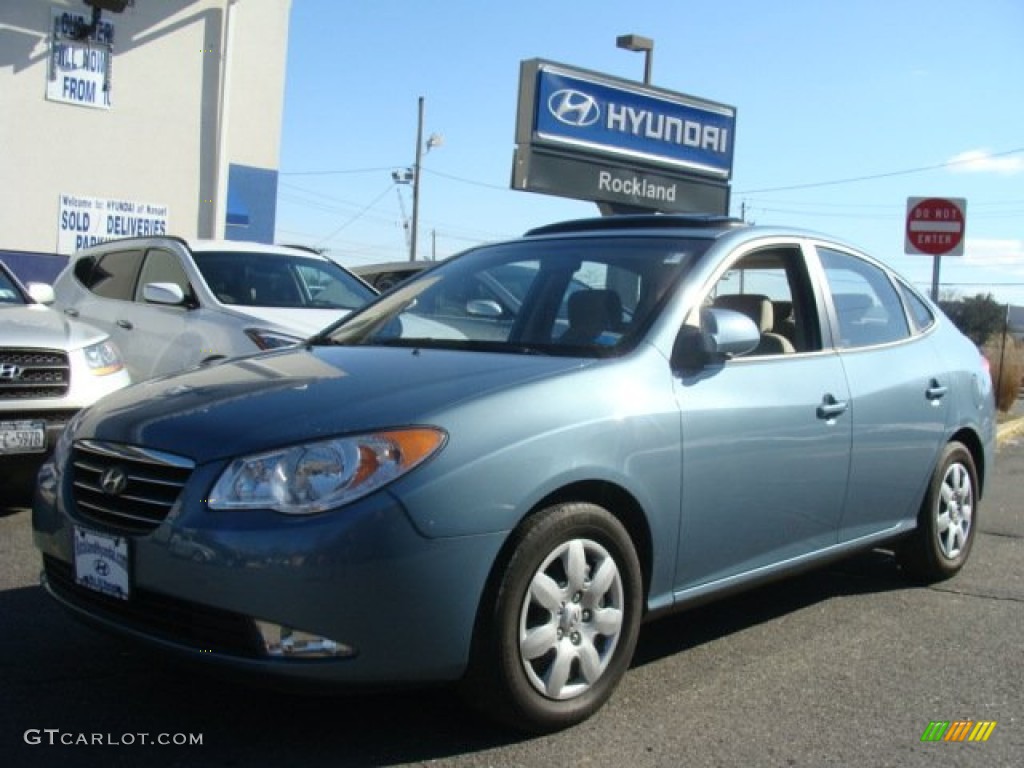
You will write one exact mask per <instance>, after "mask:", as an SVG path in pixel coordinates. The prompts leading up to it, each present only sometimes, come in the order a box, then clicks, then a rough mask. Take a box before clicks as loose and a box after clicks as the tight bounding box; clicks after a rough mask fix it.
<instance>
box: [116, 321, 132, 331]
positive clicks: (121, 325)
mask: <svg viewBox="0 0 1024 768" xmlns="http://www.w3.org/2000/svg"><path fill="white" fill-rule="evenodd" d="M117 327H118V328H124V329H125V330H126V331H130V330H131V329H132V322H131V320H118V321H117Z"/></svg>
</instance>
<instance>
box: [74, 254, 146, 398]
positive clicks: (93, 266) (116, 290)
mask: <svg viewBox="0 0 1024 768" xmlns="http://www.w3.org/2000/svg"><path fill="white" fill-rule="evenodd" d="M142 255H143V252H142V250H141V249H138V248H123V249H118V250H112V251H109V252H107V253H101V254H99V255H97V256H94V257H89V258H88V259H81V260H79V261H78V262H77V263H76V264H75V269H74V278H75V279H76V280H77V281H78V282H79V283H80V284H81V286H82V287H83V288H84V289H85V291H80V290H78V291H75V292H74V293H75V294H76V295H75V296H74V297H73V298H72V299H71V300H70V302H69V303H68V304H67V305H66V306H65V307H64V313H65V314H67V315H68V316H69V317H75V318H78V319H80V320H83V321H85V322H87V323H91V324H92V325H95V326H96V327H98V328H102V329H103V330H104V331H106V332H107V333H109V334H110V337H111V338H112V339H113V340H114V343H115V344H117V346H118V348H119V349H120V350H121V354H122V355H123V356H124V360H125V367H126V368H127V369H128V372H129V374H130V375H131V377H132V380H133V381H138V379H137V378H136V372H137V368H136V367H135V366H134V365H133V362H132V361H133V360H135V359H137V358H138V356H139V354H140V353H141V351H142V350H140V347H139V344H138V343H137V337H136V335H135V334H133V333H131V330H132V328H133V322H132V319H131V317H132V304H133V298H134V294H135V283H136V280H137V278H138V275H139V269H140V267H141V266H142Z"/></svg>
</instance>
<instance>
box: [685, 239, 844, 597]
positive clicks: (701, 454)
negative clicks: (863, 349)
mask: <svg viewBox="0 0 1024 768" xmlns="http://www.w3.org/2000/svg"><path fill="white" fill-rule="evenodd" d="M727 294H728V295H730V296H733V297H735V296H744V297H746V300H745V301H742V302H741V301H736V300H735V299H733V300H731V301H730V302H729V303H732V304H734V305H737V306H738V305H742V304H748V305H753V304H760V305H761V307H762V309H763V301H764V299H767V300H770V301H772V302H773V304H772V307H773V309H774V307H775V306H776V303H777V305H778V306H780V307H783V306H785V307H787V309H788V308H789V307H790V306H791V307H792V310H793V318H794V320H793V323H794V328H795V333H794V341H792V342H791V343H790V345H788V346H787V345H784V344H781V343H780V344H779V345H778V346H777V348H778V349H784V350H785V351H782V352H770V351H769V350H771V349H772V347H770V346H768V345H761V346H759V349H760V350H761V351H760V352H759V351H758V350H754V351H753V352H752V353H749V354H747V355H744V356H742V357H737V358H734V359H731V360H729V361H727V362H725V363H724V364H721V365H717V366H712V367H709V368H706V369H704V370H701V371H697V372H683V373H679V374H677V376H676V378H675V386H676V395H677V398H678V401H679V407H680V411H681V419H682V423H681V430H682V442H683V451H682V470H681V471H682V514H681V528H680V543H679V552H678V559H677V567H676V594H677V598H680V599H686V598H687V597H690V596H697V595H699V594H700V593H701V592H702V591H707V590H712V589H716V588H720V587H722V586H726V585H727V584H728V582H729V581H730V580H739V579H742V578H743V577H744V575H760V574H762V573H764V571H765V569H769V568H770V567H772V566H774V565H776V564H779V563H783V562H785V561H790V560H792V559H794V558H800V557H801V556H805V555H808V554H809V553H812V552H815V551H817V550H821V549H823V548H826V547H829V546H831V545H833V544H835V541H836V535H837V530H838V523H839V518H840V515H841V512H842V509H843V500H844V497H845V493H846V481H847V469H848V464H849V453H850V438H851V421H850V410H849V391H848V388H847V384H846V376H845V374H844V371H843V366H842V361H841V360H840V357H839V354H838V353H837V352H836V351H835V350H833V349H831V348H830V345H828V344H826V343H823V339H826V336H827V331H826V328H825V326H824V325H823V323H822V319H823V308H822V303H821V299H822V297H821V295H820V293H819V292H816V289H815V282H814V281H812V280H811V278H810V273H809V271H808V269H807V263H806V260H805V257H804V254H803V252H802V251H801V248H800V246H799V244H798V243H797V242H794V241H790V242H784V243H778V244H774V245H772V246H771V247H763V248H759V249H756V250H754V251H751V252H748V253H746V254H743V255H742V258H741V259H739V260H738V261H736V262H735V263H733V264H731V265H730V268H729V269H728V271H726V272H725V273H724V274H723V275H722V276H721V277H720V279H718V281H717V282H716V283H715V286H714V287H713V288H712V290H711V292H710V293H709V295H708V296H707V297H706V300H705V303H708V304H712V303H714V302H715V301H716V299H717V297H719V296H723V295H727ZM759 297H763V299H761V298H759ZM787 302H789V304H787ZM765 312H766V315H765V316H761V317H759V318H758V324H759V327H760V330H761V331H762V332H763V336H768V335H776V334H774V331H773V330H771V329H770V326H774V325H775V323H774V322H773V321H774V318H773V317H769V316H767V310H765ZM780 319H781V318H780ZM787 319H789V318H787ZM766 329H768V330H766ZM826 340H827V339H826ZM723 582H724V583H723Z"/></svg>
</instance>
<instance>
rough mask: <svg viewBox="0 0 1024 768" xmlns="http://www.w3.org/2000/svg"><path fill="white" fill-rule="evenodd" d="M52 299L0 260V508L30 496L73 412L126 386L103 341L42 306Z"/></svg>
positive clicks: (114, 353)
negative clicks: (20, 278)
mask: <svg viewBox="0 0 1024 768" xmlns="http://www.w3.org/2000/svg"><path fill="white" fill-rule="evenodd" d="M52 299H53V290H52V289H51V288H50V286H48V285H44V284H42V283H30V284H29V286H28V288H26V287H25V286H23V285H22V284H21V283H20V282H19V281H18V279H17V278H16V277H15V275H14V274H13V273H12V272H11V271H10V270H9V269H8V268H7V266H6V265H5V264H4V263H3V262H2V261H0V503H7V502H10V501H12V500H15V499H23V498H26V497H28V496H30V495H31V490H32V487H33V486H34V484H35V474H36V472H37V471H38V469H39V466H40V465H41V464H42V463H43V458H44V456H45V455H46V453H47V452H48V451H49V450H50V449H52V448H53V445H54V443H55V442H56V440H57V436H58V435H59V434H60V432H61V430H62V429H63V428H64V425H65V424H66V423H67V421H68V420H69V419H70V418H71V417H72V416H73V415H74V414H75V412H77V411H78V410H79V409H81V408H84V407H85V406H87V405H91V404H92V403H94V402H95V401H96V400H98V399H99V398H100V397H102V396H103V395H105V394H107V393H109V392H113V391H114V390H116V389H120V388H121V387H123V386H126V385H127V384H128V383H129V378H128V373H127V371H126V370H125V369H124V365H123V363H122V361H121V355H120V353H119V351H118V349H117V347H116V345H115V344H114V343H113V342H112V341H111V340H110V337H109V336H108V335H107V334H106V333H103V332H102V331H99V330H97V329H96V328H93V327H92V326H89V325H86V324H85V323H80V322H76V321H74V320H70V319H68V318H65V317H63V316H61V314H60V313H59V312H55V311H54V310H52V309H50V308H49V307H47V306H45V304H43V303H42V302H45V301H48V300H52Z"/></svg>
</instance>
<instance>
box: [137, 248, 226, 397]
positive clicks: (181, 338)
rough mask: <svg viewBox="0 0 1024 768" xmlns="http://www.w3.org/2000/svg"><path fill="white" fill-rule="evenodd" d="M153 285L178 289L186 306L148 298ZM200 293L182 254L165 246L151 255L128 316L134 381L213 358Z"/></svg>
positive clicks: (147, 255) (150, 253)
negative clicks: (200, 309) (198, 299)
mask: <svg viewBox="0 0 1024 768" xmlns="http://www.w3.org/2000/svg"><path fill="white" fill-rule="evenodd" d="M150 283H164V284H168V283H169V284H173V285H177V286H178V287H179V288H180V289H181V292H182V294H183V295H184V297H185V301H184V302H183V303H182V304H177V305H174V304H159V303H155V302H149V301H147V300H146V298H145V287H146V285H147V284H150ZM197 306H198V304H197V302H196V297H195V292H194V290H193V289H192V286H191V285H190V283H189V280H188V277H187V275H186V274H185V270H184V268H183V267H182V265H181V258H180V257H179V256H178V254H176V253H173V252H171V251H169V250H166V249H163V248H150V249H148V250H147V251H146V256H145V259H144V260H143V263H142V269H141V270H140V271H139V279H138V282H137V284H136V287H135V294H134V303H133V305H132V306H131V307H130V308H127V309H126V310H125V312H124V314H125V316H126V318H127V320H128V325H129V326H130V327H129V328H127V329H125V332H124V335H125V336H129V335H130V336H131V337H132V350H133V355H132V359H131V362H130V365H131V366H132V368H131V369H130V370H131V373H132V380H133V381H141V380H143V379H148V378H152V377H154V376H160V375H163V374H166V373H172V372H175V371H180V370H182V369H184V368H188V367H190V366H193V365H195V364H196V363H198V362H199V361H200V360H202V359H203V358H204V357H207V356H209V355H211V354H213V350H212V349H205V347H210V346H211V344H210V342H209V341H207V340H205V339H204V337H203V335H202V334H201V333H200V331H201V329H202V328H201V325H202V321H201V315H200V314H199V313H198V311H197V309H196V308H197Z"/></svg>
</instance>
